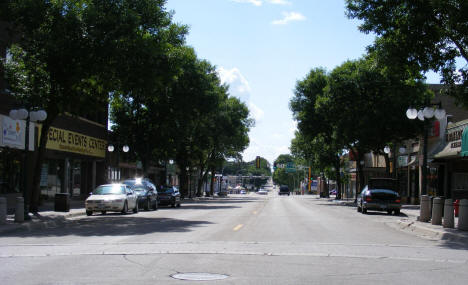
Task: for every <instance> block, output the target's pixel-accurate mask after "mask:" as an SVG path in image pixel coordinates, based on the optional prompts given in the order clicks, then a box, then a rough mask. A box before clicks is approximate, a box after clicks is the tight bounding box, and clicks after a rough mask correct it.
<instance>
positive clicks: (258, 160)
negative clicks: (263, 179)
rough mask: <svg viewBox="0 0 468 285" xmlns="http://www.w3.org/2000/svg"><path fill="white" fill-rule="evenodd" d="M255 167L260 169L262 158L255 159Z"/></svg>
mask: <svg viewBox="0 0 468 285" xmlns="http://www.w3.org/2000/svg"><path fill="white" fill-rule="evenodd" d="M255 167H256V168H260V156H257V157H256V158H255Z"/></svg>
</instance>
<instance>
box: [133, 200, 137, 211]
mask: <svg viewBox="0 0 468 285" xmlns="http://www.w3.org/2000/svg"><path fill="white" fill-rule="evenodd" d="M133 213H135V214H136V213H138V202H136V203H135V208H133Z"/></svg>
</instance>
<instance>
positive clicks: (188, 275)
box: [171, 272, 229, 281]
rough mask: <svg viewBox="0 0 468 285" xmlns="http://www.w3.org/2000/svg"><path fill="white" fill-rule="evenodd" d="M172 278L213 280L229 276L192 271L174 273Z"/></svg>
mask: <svg viewBox="0 0 468 285" xmlns="http://www.w3.org/2000/svg"><path fill="white" fill-rule="evenodd" d="M171 277H172V278H174V279H179V280H188V281H214V280H223V279H226V278H228V277H229V275H225V274H215V273H204V272H192V273H176V274H172V275H171Z"/></svg>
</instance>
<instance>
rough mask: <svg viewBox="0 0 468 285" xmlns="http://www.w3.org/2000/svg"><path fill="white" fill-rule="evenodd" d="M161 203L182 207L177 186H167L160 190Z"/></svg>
mask: <svg viewBox="0 0 468 285" xmlns="http://www.w3.org/2000/svg"><path fill="white" fill-rule="evenodd" d="M158 195H159V204H160V205H171V206H172V208H175V207H180V192H179V189H178V188H177V187H175V186H166V187H162V189H160V190H159V192H158Z"/></svg>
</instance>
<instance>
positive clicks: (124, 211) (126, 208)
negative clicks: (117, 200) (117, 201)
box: [122, 201, 128, 215]
mask: <svg viewBox="0 0 468 285" xmlns="http://www.w3.org/2000/svg"><path fill="white" fill-rule="evenodd" d="M127 212H128V204H127V201H125V203H124V206H123V209H122V214H124V215H125V214H127Z"/></svg>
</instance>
